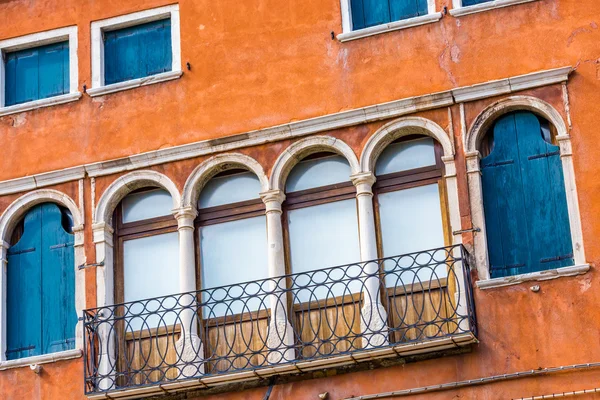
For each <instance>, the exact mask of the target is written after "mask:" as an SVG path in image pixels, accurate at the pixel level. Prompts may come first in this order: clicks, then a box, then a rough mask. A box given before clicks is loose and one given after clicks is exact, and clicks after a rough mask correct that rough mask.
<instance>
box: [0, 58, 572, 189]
mask: <svg viewBox="0 0 600 400" xmlns="http://www.w3.org/2000/svg"><path fill="white" fill-rule="evenodd" d="M567 68H569V67H567ZM551 71H555V70H551ZM548 74H550V72H549V71H539V72H534V73H531V74H527V75H522V76H527V77H528V79H527V82H526V84H527V85H528V86H523V87H522V89H528V88H531V87H538V86H540V85H541V82H544V83H543V84H548ZM514 78H518V77H514ZM567 78H568V76H567ZM509 79H513V78H509ZM565 79H566V78H565ZM455 90H456V89H455ZM489 94H490V96H492V95H494V96H495V95H496V94H492V93H489ZM464 101H467V100H464ZM453 104H457V101H455V98H454V97H453V95H452V91H445V92H439V93H433V94H426V95H422V96H416V97H409V98H405V99H401V100H395V101H391V102H387V103H380V104H375V105H371V106H367V107H361V108H357V109H353V110H348V111H342V112H339V113H335V114H328V115H324V116H320V117H315V118H311V119H306V120H301V121H297V122H291V123H288V124H284V125H278V126H274V127H270V128H265V129H259V130H254V131H249V132H245V133H240V134H236V135H231V136H226V137H223V138H219V139H211V140H203V141H199V142H195V143H189V144H184V145H180V146H175V147H168V148H164V149H159V150H153V151H148V152H146V153H139V154H135V155H132V156H129V157H124V158H118V159H113V160H108V161H100V162H95V163H90V164H85V165H83V166H82V167H84V168H85V171H86V173H87V174H88V175H89V176H90V177H92V178H94V177H98V176H105V175H111V174H115V173H119V172H124V171H132V170H136V169H141V168H146V167H149V166H152V165H158V164H164V163H168V162H173V161H179V160H185V159H190V158H196V157H200V156H205V155H210V154H214V153H221V152H225V151H231V150H236V149H241V148H244V147H251V146H257V145H261V144H265V143H271V142H276V141H281V140H288V139H293V138H297V137H302V136H307V135H312V134H315V133H320V132H324V131H329V130H333V129H339V128H344V127H348V126H354V125H359V124H365V123H370V122H374V121H380V120H384V119H390V118H395V117H400V116H402V115H407V114H412V113H415V112H419V111H425V110H431V109H436V108H440V107H446V106H451V105H453ZM460 104H462V103H460ZM461 108H464V107H462V106H461ZM37 176H38V175H34V176H31V177H23V178H17V179H12V180H8V181H2V182H0V195H1V194H7V193H15V192H18V191H22V190H28V189H27V188H34V187H35V186H33V184H32V183H31V182H33V181H34V180H35V177H37ZM69 180H72V179H69V177H68V176H65V179H64V180H62V181H60V182H58V181H57V182H56V183H61V182H68V181H69ZM27 185H29V186H27ZM13 186H16V187H19V189H18V190H16V189H11V187H13ZM22 188H25V189H22Z"/></svg>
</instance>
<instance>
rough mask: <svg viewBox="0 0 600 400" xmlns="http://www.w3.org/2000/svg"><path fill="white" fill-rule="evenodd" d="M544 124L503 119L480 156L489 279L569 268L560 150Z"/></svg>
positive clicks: (521, 115) (519, 117)
mask: <svg viewBox="0 0 600 400" xmlns="http://www.w3.org/2000/svg"><path fill="white" fill-rule="evenodd" d="M554 136H555V134H554V132H553V128H552V126H551V125H550V124H549V123H548V121H546V120H544V119H542V118H539V117H537V116H536V115H535V114H533V113H531V112H527V111H518V112H513V113H510V114H507V115H505V116H503V117H501V118H500V119H498V121H496V123H495V124H494V126H493V127H492V129H491V130H490V132H488V133H487V135H486V137H485V138H484V140H483V142H482V144H481V148H480V152H481V153H482V156H483V158H482V160H481V179H482V189H483V204H484V211H485V224H486V234H487V244H488V253H489V261H490V274H491V277H492V278H495V277H502V276H509V275H517V274H523V273H529V272H536V271H542V270H547V269H554V268H559V267H565V266H569V265H573V264H574V260H573V245H572V241H571V231H570V226H569V215H568V210H567V200H566V193H565V183H564V177H563V170H562V164H561V159H560V151H559V147H558V146H556V145H555V144H554Z"/></svg>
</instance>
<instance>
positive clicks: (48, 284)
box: [6, 203, 77, 360]
mask: <svg viewBox="0 0 600 400" xmlns="http://www.w3.org/2000/svg"><path fill="white" fill-rule="evenodd" d="M73 245H74V236H73V217H72V216H71V213H70V212H69V211H68V210H67V209H65V208H63V207H59V206H58V205H56V204H53V203H44V204H40V205H37V206H35V207H33V208H32V209H31V210H29V211H28V212H27V214H26V215H25V217H24V218H23V219H22V220H21V222H20V223H19V224H18V225H17V227H16V228H15V231H14V232H13V235H12V239H11V247H10V248H9V250H8V269H7V278H8V284H7V298H6V303H7V304H6V305H7V324H6V327H7V336H6V340H7V350H6V359H7V360H14V359H18V358H24V357H31V356H37V355H42V354H48V353H55V352H59V351H65V350H71V349H74V348H75V325H76V324H77V312H76V310H75V261H74V257H75V253H74V248H73Z"/></svg>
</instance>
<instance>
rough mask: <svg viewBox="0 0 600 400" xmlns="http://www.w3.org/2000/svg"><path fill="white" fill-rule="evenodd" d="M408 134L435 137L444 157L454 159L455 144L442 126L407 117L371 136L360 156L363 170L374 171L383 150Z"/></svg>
mask: <svg viewBox="0 0 600 400" xmlns="http://www.w3.org/2000/svg"><path fill="white" fill-rule="evenodd" d="M408 135H424V136H429V137H431V138H433V139H434V140H436V141H438V142H439V143H440V144H441V145H442V148H443V149H444V157H452V159H454V144H453V142H452V139H451V138H450V136H449V135H448V133H447V132H446V131H445V130H444V129H442V127H440V126H439V125H438V124H436V123H435V122H433V121H431V120H429V119H426V118H422V117H406V118H400V119H397V120H394V121H392V122H389V123H387V124H385V125H384V126H382V127H381V128H379V129H378V130H377V131H376V132H375V133H374V134H373V136H371V137H370V138H369V140H368V141H367V143H366V145H365V147H364V150H363V152H362V155H361V157H360V167H361V170H362V172H374V171H375V162H376V161H377V158H378V157H379V156H380V155H381V153H382V152H383V150H384V149H385V148H386V147H387V146H388V145H389V144H390V143H392V142H393V141H394V140H396V139H398V138H401V137H403V136H408Z"/></svg>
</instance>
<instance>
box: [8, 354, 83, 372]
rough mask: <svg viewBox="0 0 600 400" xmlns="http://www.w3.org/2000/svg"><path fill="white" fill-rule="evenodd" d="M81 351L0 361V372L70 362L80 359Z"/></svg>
mask: <svg viewBox="0 0 600 400" xmlns="http://www.w3.org/2000/svg"><path fill="white" fill-rule="evenodd" d="M82 354H83V353H82V351H81V350H79V349H75V350H67V351H60V352H58V353H51V354H44V355H41V356H34V357H26V358H20V359H18V360H10V361H0V371H4V370H7V369H12V368H21V367H28V366H30V365H36V364H49V363H53V362H56V361H63V360H71V359H74V358H80V357H81V356H82Z"/></svg>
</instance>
